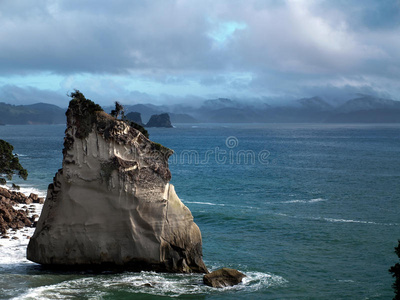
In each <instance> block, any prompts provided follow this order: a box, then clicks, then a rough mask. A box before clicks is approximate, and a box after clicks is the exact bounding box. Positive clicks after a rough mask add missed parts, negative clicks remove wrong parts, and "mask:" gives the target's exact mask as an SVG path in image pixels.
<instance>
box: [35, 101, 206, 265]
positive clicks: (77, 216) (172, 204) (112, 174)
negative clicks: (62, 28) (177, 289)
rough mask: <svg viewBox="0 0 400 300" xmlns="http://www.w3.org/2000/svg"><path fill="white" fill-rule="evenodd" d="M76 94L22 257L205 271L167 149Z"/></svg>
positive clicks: (45, 262)
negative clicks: (59, 156) (58, 160)
mask: <svg viewBox="0 0 400 300" xmlns="http://www.w3.org/2000/svg"><path fill="white" fill-rule="evenodd" d="M80 95H81V97H80V98H79V97H78V98H75V99H73V100H71V102H70V106H69V108H68V111H67V129H66V135H65V141H64V150H63V154H64V159H63V168H62V169H60V170H59V171H58V172H57V173H56V175H55V177H54V182H53V184H50V185H49V188H48V191H47V198H46V201H45V203H44V207H43V211H42V214H41V216H40V218H39V221H38V224H37V228H36V231H35V233H34V235H33V236H32V238H31V240H30V242H29V245H28V250H27V258H28V259H29V260H31V261H34V262H37V263H40V264H43V265H51V266H57V267H59V266H68V267H87V266H90V267H91V268H93V267H100V268H109V267H111V268H115V267H117V268H118V267H121V268H123V269H128V270H132V271H141V270H153V271H158V272H179V273H181V272H183V273H187V272H196V273H207V272H208V271H207V269H206V267H205V265H204V263H203V260H202V241H201V233H200V230H199V228H198V227H197V225H196V224H195V223H194V222H193V216H192V214H191V212H190V211H189V209H188V208H187V207H186V206H185V205H184V204H183V203H182V202H181V201H180V199H179V198H178V196H177V195H176V193H175V190H174V187H173V185H171V184H169V180H170V179H171V173H170V171H169V169H168V157H169V156H170V155H171V154H172V153H173V152H172V150H170V149H168V148H166V147H163V146H161V145H159V144H156V143H153V142H152V141H150V140H148V139H147V138H146V137H145V136H144V135H143V134H141V133H140V132H139V131H137V130H135V129H134V128H132V127H130V126H129V125H127V124H126V123H125V122H123V121H120V120H117V119H115V118H113V117H111V116H110V115H108V114H106V113H105V112H103V111H96V108H95V107H94V106H92V105H88V102H87V101H90V100H86V99H85V98H84V97H83V95H82V94H80ZM90 102H91V101H90ZM91 103H92V104H93V102H91ZM89 104H90V103H89Z"/></svg>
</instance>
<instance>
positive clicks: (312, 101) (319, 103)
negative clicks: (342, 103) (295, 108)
mask: <svg viewBox="0 0 400 300" xmlns="http://www.w3.org/2000/svg"><path fill="white" fill-rule="evenodd" d="M298 103H299V104H300V106H301V108H303V109H309V110H314V111H329V110H332V109H333V106H332V105H330V104H329V103H327V102H325V101H324V100H322V99H321V98H320V97H312V98H302V99H300V100H298Z"/></svg>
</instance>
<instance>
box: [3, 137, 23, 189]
mask: <svg viewBox="0 0 400 300" xmlns="http://www.w3.org/2000/svg"><path fill="white" fill-rule="evenodd" d="M13 150H14V147H13V146H12V145H11V144H10V143H7V142H6V141H4V140H0V184H6V182H7V180H12V178H13V176H14V175H18V176H19V177H21V178H22V179H24V180H26V178H27V177H28V172H27V171H26V170H25V169H24V168H23V167H22V166H21V164H20V163H19V159H18V156H17V155H16V154H13ZM14 186H15V185H14ZM16 187H17V186H16Z"/></svg>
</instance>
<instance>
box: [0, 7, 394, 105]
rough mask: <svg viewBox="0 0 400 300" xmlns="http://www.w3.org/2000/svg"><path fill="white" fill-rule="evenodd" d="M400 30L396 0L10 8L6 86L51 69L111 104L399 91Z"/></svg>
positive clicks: (1, 15)
mask: <svg viewBox="0 0 400 300" xmlns="http://www.w3.org/2000/svg"><path fill="white" fill-rule="evenodd" d="M399 35H400V5H399V1H396V0H388V1H384V2H383V1H375V0H366V1H357V0H350V1H344V0H338V1H328V0H319V1H316V0H307V1H305V0H286V1H276V0H269V1H268V0H246V1H244V0H220V1H212V0H204V1H195V0H151V1H150V0H143V1H129V0H116V1H112V2H110V1H106V0H96V1H94V0H90V1H78V0H68V1H67V0H64V1H51V0H44V1H40V2H35V1H30V0H21V1H1V2H0V44H1V45H2V51H1V53H0V82H3V84H9V85H13V84H14V85H16V86H20V87H21V88H23V83H21V81H20V80H19V81H18V83H17V82H16V81H15V77H16V76H19V77H24V76H34V75H32V74H51V75H48V76H49V78H50V77H51V76H59V77H62V79H58V82H57V83H56V84H55V87H54V91H57V92H58V93H59V94H60V93H61V90H62V89H63V90H68V89H71V88H80V89H82V90H85V89H87V90H89V93H91V94H92V95H93V96H98V97H99V98H100V99H101V101H104V102H106V101H111V99H113V98H115V97H118V96H120V97H126V96H127V95H129V93H130V92H131V91H138V92H142V93H146V94H148V95H151V97H153V98H157V97H159V95H161V94H169V95H174V96H176V97H178V98H179V97H181V98H182V99H183V98H184V97H185V96H186V95H188V94H197V95H198V96H199V97H207V96H208V95H219V96H221V97H231V96H238V95H239V96H241V97H244V98H246V97H247V98H252V97H284V96H285V95H286V96H287V97H288V98H291V97H294V96H298V95H300V96H313V95H308V94H307V93H310V92H311V91H312V89H310V87H311V86H314V87H321V89H315V90H316V91H317V90H318V91H320V92H321V93H323V91H324V87H330V86H335V87H336V88H339V89H340V88H344V89H346V87H347V86H352V87H354V88H355V89H357V88H360V89H361V87H366V86H369V87H371V88H372V89H373V90H379V91H383V92H386V93H388V94H390V95H392V96H394V95H396V93H397V92H399V89H398V87H397V86H396V84H395V83H394V82H393V78H398V77H399V76H400V42H399V39H398V36H399ZM41 76H43V75H41ZM13 80H14V81H13ZM27 86H28V84H27V85H26V86H25V87H27ZM28 89H29V88H28ZM46 89H47V88H46ZM46 89H44V90H46ZM328 91H329V88H327V89H326V92H327V93H328ZM93 98H94V97H93Z"/></svg>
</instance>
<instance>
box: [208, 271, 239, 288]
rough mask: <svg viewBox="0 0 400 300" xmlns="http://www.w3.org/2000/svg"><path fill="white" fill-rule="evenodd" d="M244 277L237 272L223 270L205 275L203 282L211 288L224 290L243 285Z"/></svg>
mask: <svg viewBox="0 0 400 300" xmlns="http://www.w3.org/2000/svg"><path fill="white" fill-rule="evenodd" d="M244 277H246V275H244V274H243V273H241V272H239V271H237V270H234V269H228V268H222V269H219V270H216V271H214V272H211V273H209V274H206V275H204V277H203V282H204V284H205V285H208V286H211V287H215V288H223V287H227V286H234V285H237V284H239V283H241V282H242V279H243V278H244Z"/></svg>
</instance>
